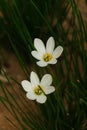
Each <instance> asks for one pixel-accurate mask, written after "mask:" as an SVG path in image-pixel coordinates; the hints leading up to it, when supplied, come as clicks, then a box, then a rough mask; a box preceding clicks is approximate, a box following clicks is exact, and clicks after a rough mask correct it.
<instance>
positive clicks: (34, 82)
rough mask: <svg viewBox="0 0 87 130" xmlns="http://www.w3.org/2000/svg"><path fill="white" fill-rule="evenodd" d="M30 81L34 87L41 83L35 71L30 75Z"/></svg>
mask: <svg viewBox="0 0 87 130" xmlns="http://www.w3.org/2000/svg"><path fill="white" fill-rule="evenodd" d="M30 81H31V84H32V85H34V86H37V85H38V84H39V82H40V81H39V78H38V75H37V74H36V73H35V72H33V71H32V72H31V74H30Z"/></svg>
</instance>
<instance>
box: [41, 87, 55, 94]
mask: <svg viewBox="0 0 87 130" xmlns="http://www.w3.org/2000/svg"><path fill="white" fill-rule="evenodd" d="M54 91H55V88H54V86H47V87H45V88H44V93H45V94H50V93H53V92H54Z"/></svg>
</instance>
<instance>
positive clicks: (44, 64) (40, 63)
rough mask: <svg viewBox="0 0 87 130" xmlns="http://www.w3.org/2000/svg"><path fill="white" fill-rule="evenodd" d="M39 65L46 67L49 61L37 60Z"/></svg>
mask: <svg viewBox="0 0 87 130" xmlns="http://www.w3.org/2000/svg"><path fill="white" fill-rule="evenodd" d="M37 65H38V66H40V67H45V66H47V65H48V63H47V62H44V61H38V62H37Z"/></svg>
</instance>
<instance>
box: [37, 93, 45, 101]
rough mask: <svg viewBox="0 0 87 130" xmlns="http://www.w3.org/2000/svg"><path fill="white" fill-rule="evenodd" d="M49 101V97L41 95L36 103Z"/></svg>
mask: <svg viewBox="0 0 87 130" xmlns="http://www.w3.org/2000/svg"><path fill="white" fill-rule="evenodd" d="M46 100H47V97H46V96H45V95H44V94H41V95H40V96H38V97H37V99H36V101H37V102H39V103H45V102H46Z"/></svg>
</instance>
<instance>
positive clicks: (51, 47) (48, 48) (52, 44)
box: [46, 37, 55, 53]
mask: <svg viewBox="0 0 87 130" xmlns="http://www.w3.org/2000/svg"><path fill="white" fill-rule="evenodd" d="M54 47H55V41H54V38H53V37H50V38H49V39H48V41H47V44H46V52H47V53H53V50H54Z"/></svg>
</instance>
